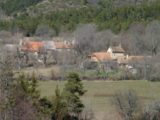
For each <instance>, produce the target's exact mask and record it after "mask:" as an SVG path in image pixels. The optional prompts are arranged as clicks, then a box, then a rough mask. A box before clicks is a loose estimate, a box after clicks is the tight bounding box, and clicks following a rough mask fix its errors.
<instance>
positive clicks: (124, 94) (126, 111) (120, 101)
mask: <svg viewBox="0 0 160 120" xmlns="http://www.w3.org/2000/svg"><path fill="white" fill-rule="evenodd" d="M112 104H113V105H115V107H116V109H117V111H118V112H119V114H120V115H121V116H122V118H124V120H134V119H135V118H136V117H138V115H139V114H140V113H141V104H140V100H139V98H138V96H137V94H136V92H135V91H134V90H131V89H130V90H128V91H117V92H116V93H115V95H114V97H113V99H112Z"/></svg>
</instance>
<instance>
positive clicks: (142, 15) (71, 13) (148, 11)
mask: <svg viewBox="0 0 160 120" xmlns="http://www.w3.org/2000/svg"><path fill="white" fill-rule="evenodd" d="M159 12H160V1H157V2H155V3H153V4H152V5H150V6H149V5H147V4H144V5H141V6H140V7H132V6H123V7H121V8H110V9H109V10H106V9H105V8H95V7H90V8H82V9H72V10H68V11H57V12H52V13H50V14H46V15H40V16H38V17H29V16H28V14H27V13H24V14H23V15H21V16H18V17H16V18H15V19H14V20H12V21H10V22H4V21H2V20H1V21H0V25H1V30H10V29H12V28H15V27H18V28H19V29H20V30H23V31H25V32H26V33H28V34H30V35H34V33H35V30H36V28H37V26H38V25H39V24H47V25H49V26H50V27H51V28H53V29H54V30H55V31H56V33H57V34H58V33H59V32H60V31H61V29H65V30H74V29H75V28H76V26H77V25H78V24H80V23H82V24H85V23H96V24H97V25H98V27H99V30H104V29H111V30H112V31H113V32H115V33H117V32H119V31H120V30H126V29H128V27H129V26H130V25H131V24H132V23H134V22H141V23H143V24H147V23H149V22H150V21H152V20H155V19H156V20H159V19H160V15H159Z"/></svg>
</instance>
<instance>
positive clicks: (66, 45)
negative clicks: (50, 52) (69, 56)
mask: <svg viewBox="0 0 160 120" xmlns="http://www.w3.org/2000/svg"><path fill="white" fill-rule="evenodd" d="M54 46H55V48H56V51H59V52H60V51H63V50H67V51H70V50H71V49H72V48H73V44H72V42H67V41H63V42H54Z"/></svg>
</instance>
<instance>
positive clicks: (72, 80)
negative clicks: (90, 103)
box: [63, 73, 86, 118]
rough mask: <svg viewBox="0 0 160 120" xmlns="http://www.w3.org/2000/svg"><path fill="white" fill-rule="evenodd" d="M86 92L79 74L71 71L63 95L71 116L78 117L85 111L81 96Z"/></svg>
mask: <svg viewBox="0 0 160 120" xmlns="http://www.w3.org/2000/svg"><path fill="white" fill-rule="evenodd" d="M85 92H86V90H84V87H83V84H82V82H81V79H80V78H79V75H78V74H77V73H69V74H68V76H67V83H66V84H65V87H64V90H63V95H64V99H65V101H66V104H67V108H68V111H69V114H70V116H71V117H75V118H78V116H79V114H80V113H81V112H82V111H83V108H84V105H83V103H82V101H81V100H80V96H82V95H84V93H85Z"/></svg>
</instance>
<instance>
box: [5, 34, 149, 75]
mask: <svg viewBox="0 0 160 120" xmlns="http://www.w3.org/2000/svg"><path fill="white" fill-rule="evenodd" d="M76 47H77V43H76V39H75V38H74V37H72V38H70V39H67V40H65V38H63V37H54V38H53V39H52V40H43V41H42V40H37V39H36V38H32V37H24V38H23V39H20V40H19V43H18V44H5V46H4V49H5V51H8V52H9V53H13V56H14V58H15V60H17V62H16V66H17V67H16V69H18V70H21V69H26V68H30V67H32V68H34V67H36V68H41V67H43V68H45V67H51V66H52V67H53V66H55V65H56V66H65V67H67V66H74V67H76V69H77V68H78V69H79V70H81V71H84V70H85V71H86V70H93V71H100V72H103V73H109V72H115V73H118V72H119V70H120V69H125V71H127V72H129V73H130V74H134V75H136V74H137V73H138V70H137V69H136V68H135V67H134V65H135V64H140V62H141V61H143V60H146V59H149V58H151V56H135V55H131V54H129V53H128V52H127V51H125V50H124V49H123V47H122V45H121V43H118V44H117V45H115V46H109V47H108V48H107V47H106V49H105V50H103V51H97V52H90V53H87V54H85V55H83V59H82V58H81V57H80V55H79V54H78V53H77V51H76ZM72 68H73V67H72ZM65 70H66V69H65ZM65 70H64V71H65Z"/></svg>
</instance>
